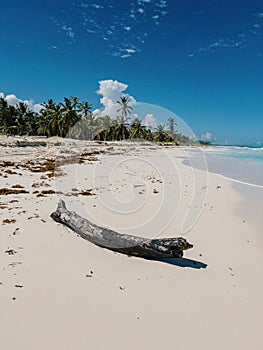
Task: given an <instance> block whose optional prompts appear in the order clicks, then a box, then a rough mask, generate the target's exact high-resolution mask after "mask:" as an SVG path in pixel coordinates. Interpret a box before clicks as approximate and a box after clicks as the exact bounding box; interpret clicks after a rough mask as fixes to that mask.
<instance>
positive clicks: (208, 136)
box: [201, 132, 213, 141]
mask: <svg viewBox="0 0 263 350" xmlns="http://www.w3.org/2000/svg"><path fill="white" fill-rule="evenodd" d="M212 138H213V135H212V134H211V132H206V133H205V134H203V135H202V136H201V139H202V140H204V141H211V140H212Z"/></svg>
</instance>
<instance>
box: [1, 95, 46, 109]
mask: <svg viewBox="0 0 263 350" xmlns="http://www.w3.org/2000/svg"><path fill="white" fill-rule="evenodd" d="M0 97H3V98H5V99H6V101H7V103H8V105H9V106H15V105H17V104H18V103H19V102H23V103H25V104H26V105H28V108H29V109H31V110H32V111H34V112H36V113H38V112H39V111H40V110H41V109H42V108H43V107H42V106H41V104H40V103H36V104H35V103H34V101H33V100H21V99H20V98H18V97H16V95H14V94H10V95H6V97H5V95H4V93H3V92H1V93H0Z"/></svg>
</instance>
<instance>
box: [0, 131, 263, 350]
mask: <svg viewBox="0 0 263 350" xmlns="http://www.w3.org/2000/svg"><path fill="white" fill-rule="evenodd" d="M200 152H201V151H200ZM183 160H187V149H183V148H180V147H170V146H167V147H164V146H163V147H161V146H157V145H154V144H150V143H148V144H147V143H145V144H138V143H129V142H122V143H113V142H108V143H106V144H104V143H97V142H84V141H72V140H65V139H63V140H62V139H60V138H50V139H46V138H30V137H27V138H18V137H17V138H12V137H0V166H1V176H0V214H1V216H0V218H1V219H0V227H1V230H0V248H1V249H0V296H1V299H0V328H1V347H2V348H3V349H5V350H16V349H20V350H27V349H39V350H42V349H43V350H44V349H45V350H51V349H52V350H53V349H63V350H67V349H78V350H82V349H83V350H84V349H85V350H86V349H92V350H93V349H94V350H100V349H107V350H113V349H114V350H116V349H127V350H130V349H135V348H136V349H137V350H145V349H151V350H155V349H156V350H157V349H161V348H162V349H165V348H169V349H177V348H178V349H183V350H185V349H186V350H188V349H202V350H206V349H207V350H219V349H220V350H221V349H224V350H227V349H229V350H230V349H231V350H233V349H239V350H240V349H250V350H260V349H262V348H263V335H262V324H263V299H262V295H263V237H262V224H263V221H262V217H261V215H260V213H261V210H260V208H262V207H263V199H262V198H263V197H262V189H255V188H252V187H251V188H250V187H249V186H247V187H245V188H244V189H242V186H239V187H238V186H236V185H235V184H234V183H233V182H232V181H231V180H228V179H226V178H223V177H221V176H219V175H216V174H212V173H209V172H207V171H205V167H204V170H196V169H195V168H193V167H191V166H187V165H184V164H183V163H182V161H183ZM204 166H205V162H204ZM59 199H63V200H64V201H65V202H66V204H67V207H68V208H69V209H70V210H74V211H76V212H77V213H78V214H80V215H81V216H83V217H86V218H88V219H90V220H91V221H93V222H94V223H96V224H99V225H101V226H105V227H110V228H112V229H114V230H116V231H118V232H120V233H127V234H134V235H138V236H142V237H146V238H161V237H179V236H182V237H185V238H186V239H187V240H188V241H189V242H190V243H192V244H193V245H194V247H193V248H192V249H189V250H187V251H186V252H185V255H184V258H182V259H172V260H171V261H170V262H169V261H152V260H145V259H141V258H136V257H129V256H126V255H122V254H118V253H114V252H112V251H110V250H106V249H102V248H100V247H97V246H95V245H93V244H91V243H89V242H87V241H85V240H83V239H82V238H80V237H79V236H78V235H77V234H76V233H74V232H73V231H71V230H70V229H69V228H67V227H65V226H63V225H61V224H58V223H56V222H54V221H53V220H52V218H51V217H50V214H51V213H52V212H53V211H55V210H56V207H57V203H58V200H59ZM254 206H256V207H254Z"/></svg>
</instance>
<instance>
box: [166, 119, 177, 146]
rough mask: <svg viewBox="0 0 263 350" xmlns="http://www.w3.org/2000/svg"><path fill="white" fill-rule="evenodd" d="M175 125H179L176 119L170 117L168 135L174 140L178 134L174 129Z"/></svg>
mask: <svg viewBox="0 0 263 350" xmlns="http://www.w3.org/2000/svg"><path fill="white" fill-rule="evenodd" d="M175 125H177V124H176V122H175V119H174V118H173V117H170V118H169V119H168V133H169V135H170V137H171V138H172V139H173V140H174V138H175V133H176V131H175V129H174V126H175Z"/></svg>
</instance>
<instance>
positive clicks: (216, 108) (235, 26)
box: [0, 0, 263, 146]
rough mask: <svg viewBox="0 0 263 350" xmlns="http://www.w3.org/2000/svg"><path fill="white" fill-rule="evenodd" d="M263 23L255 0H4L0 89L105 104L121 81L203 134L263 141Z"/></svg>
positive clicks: (0, 18) (259, 3)
mask: <svg viewBox="0 0 263 350" xmlns="http://www.w3.org/2000/svg"><path fill="white" fill-rule="evenodd" d="M262 25H263V5H262V1H259V0H239V1H237V0H228V1H227V0H206V1H205V0H198V1H196V0H184V1H179V0H178V1H177V0H132V1H120V0H108V1H105V0H104V1H101V0H94V1H87V0H80V1H79V0H75V1H71V0H57V1H54V0H53V1H51V0H45V1H44V0H42V1H36V0H34V1H33V0H28V1H25V2H24V1H18V0H13V1H12V2H7V1H2V4H1V13H0V42H1V49H0V60H1V61H0V62H1V65H0V92H3V93H4V95H5V96H7V95H9V94H14V95H15V96H16V97H17V98H19V99H21V100H29V99H32V100H33V101H34V103H41V102H43V101H46V100H48V99H49V98H53V99H54V100H55V101H57V102H58V101H60V100H62V99H63V97H64V96H72V95H77V96H79V97H80V98H81V99H83V100H88V101H89V102H91V103H92V104H93V106H94V108H101V107H102V104H101V103H100V98H103V97H105V98H111V96H106V95H107V93H109V94H110V90H109V89H108V90H107V91H106V92H105V89H104V90H103V89H101V91H102V94H101V95H98V94H97V93H96V91H97V90H98V89H99V88H100V87H99V81H104V80H109V81H111V80H113V81H115V80H116V81H117V82H119V83H124V84H126V85H127V86H126V85H125V88H123V89H121V88H120V90H119V91H120V93H122V92H125V93H128V94H130V95H131V96H133V97H134V98H135V99H136V101H140V102H144V103H151V104H155V105H159V106H161V107H163V108H166V109H168V110H171V111H172V112H173V113H176V114H177V115H179V116H180V117H181V118H182V119H183V120H184V121H185V123H187V124H188V125H189V127H190V128H191V129H192V130H193V131H194V133H195V134H196V135H197V136H198V137H201V135H206V137H208V138H209V137H211V138H212V139H213V138H216V140H217V142H220V143H225V142H228V143H231V144H233V143H235V144H247V143H248V144H256V143H258V145H260V142H261V146H262V145H263V126H262V123H263V121H262V120H263V117H262V115H263V102H262V101H263V93H262V87H263V67H262V57H263V49H262V45H263V44H262ZM113 85H114V84H113ZM115 86H116V84H115ZM115 92H116V91H115ZM104 93H105V94H106V95H103V94H104ZM158 121H159V120H158ZM161 121H162V120H160V122H161Z"/></svg>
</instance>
